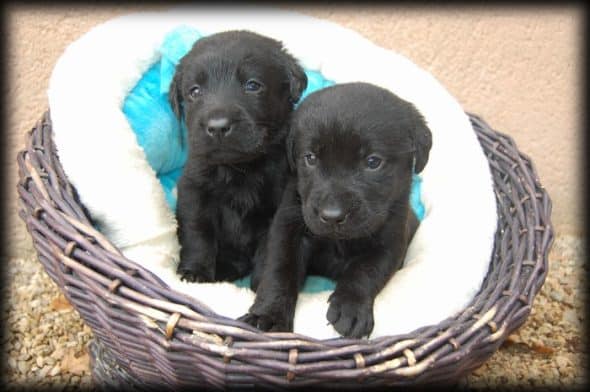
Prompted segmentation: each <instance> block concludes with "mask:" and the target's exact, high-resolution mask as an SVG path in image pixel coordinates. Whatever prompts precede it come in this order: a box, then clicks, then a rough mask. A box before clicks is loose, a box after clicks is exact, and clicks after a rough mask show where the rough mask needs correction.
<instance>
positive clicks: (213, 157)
mask: <svg viewBox="0 0 590 392" xmlns="http://www.w3.org/2000/svg"><path fill="white" fill-rule="evenodd" d="M264 154H265V153H264V149H260V150H254V151H247V152H244V151H236V150H226V149H213V150H209V151H208V152H207V153H206V154H205V156H206V161H207V163H208V164H209V165H212V166H215V165H235V164H240V163H247V162H252V161H255V160H257V159H259V158H261V157H263V156H264Z"/></svg>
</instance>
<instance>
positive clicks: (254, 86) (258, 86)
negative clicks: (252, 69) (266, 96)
mask: <svg viewBox="0 0 590 392" xmlns="http://www.w3.org/2000/svg"><path fill="white" fill-rule="evenodd" d="M244 90H246V91H247V92H249V93H257V92H259V91H260V90H262V83H260V82H259V81H257V80H254V79H250V80H248V81H247V82H246V84H244Z"/></svg>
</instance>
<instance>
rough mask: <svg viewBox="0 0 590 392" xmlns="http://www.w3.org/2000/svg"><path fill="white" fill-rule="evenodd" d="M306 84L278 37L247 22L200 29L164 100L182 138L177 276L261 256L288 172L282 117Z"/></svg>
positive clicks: (222, 272) (238, 268)
mask: <svg viewBox="0 0 590 392" xmlns="http://www.w3.org/2000/svg"><path fill="white" fill-rule="evenodd" d="M306 86H307V77H306V76H305V73H304V71H303V69H302V68H301V67H300V66H299V65H298V64H297V61H296V60H295V59H294V58H293V57H292V56H291V55H290V54H288V53H287V52H286V50H285V49H284V48H283V46H282V44H281V43H280V42H279V41H276V40H273V39H271V38H268V37H264V36H261V35H258V34H255V33H252V32H248V31H228V32H222V33H218V34H213V35H211V36H208V37H205V38H202V39H200V40H198V41H197V42H196V43H195V45H194V46H193V47H192V49H191V50H190V51H189V53H188V54H187V55H186V56H185V57H183V58H182V60H181V61H180V63H179V64H178V67H177V69H176V74H175V75H174V79H173V81H172V84H171V86H170V93H169V99H170V102H171V105H172V108H173V110H174V112H175V113H176V115H177V116H178V117H179V118H183V119H184V121H185V122H186V126H187V129H188V143H189V145H188V159H187V162H186V165H185V167H184V171H183V174H182V176H181V178H180V179H179V181H178V188H177V189H178V203H177V210H176V214H177V219H178V237H179V240H180V245H181V252H180V263H179V265H178V267H177V273H178V274H179V275H180V276H181V279H183V280H187V281H196V282H212V281H221V280H227V281H230V280H234V279H238V278H240V277H243V276H245V275H246V274H247V273H248V272H249V271H250V270H251V268H252V263H253V259H256V258H260V257H261V256H260V255H261V252H262V251H263V250H264V242H265V240H266V238H265V237H266V232H267V230H268V228H269V226H270V223H271V220H272V216H273V215H274V212H275V211H276V208H277V206H278V203H279V202H280V195H281V192H282V190H283V188H284V185H285V180H286V175H287V173H288V164H287V162H286V152H285V147H284V146H285V137H286V134H287V126H286V124H287V121H288V119H289V117H290V114H291V113H292V111H293V105H294V103H295V102H297V100H298V99H299V97H300V96H301V93H302V92H303V90H304V89H305V87H306Z"/></svg>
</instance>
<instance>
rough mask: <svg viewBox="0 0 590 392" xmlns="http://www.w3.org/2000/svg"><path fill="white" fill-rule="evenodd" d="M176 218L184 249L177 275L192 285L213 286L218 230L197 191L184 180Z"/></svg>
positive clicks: (179, 190) (180, 190)
mask: <svg viewBox="0 0 590 392" xmlns="http://www.w3.org/2000/svg"><path fill="white" fill-rule="evenodd" d="M207 212H209V213H207ZM176 216H177V219H178V238H179V240H180V244H181V246H182V247H181V249H180V263H179V264H178V267H177V268H176V273H177V274H178V275H180V279H181V280H186V281H189V282H213V280H214V278H215V260H216V258H217V242H216V240H215V227H214V225H213V221H212V217H211V215H210V211H208V209H207V208H206V206H205V205H204V198H203V197H202V195H201V194H200V192H199V190H198V188H197V187H196V186H194V185H192V184H191V183H190V182H189V181H183V180H182V178H181V180H180V181H179V182H178V202H177V206H176Z"/></svg>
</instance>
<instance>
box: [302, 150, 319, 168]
mask: <svg viewBox="0 0 590 392" xmlns="http://www.w3.org/2000/svg"><path fill="white" fill-rule="evenodd" d="M304 158H305V164H306V165H307V166H309V167H313V166H315V165H317V163H318V158H317V157H316V156H315V154H314V153H312V152H310V153H307V154H305V156H304Z"/></svg>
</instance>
